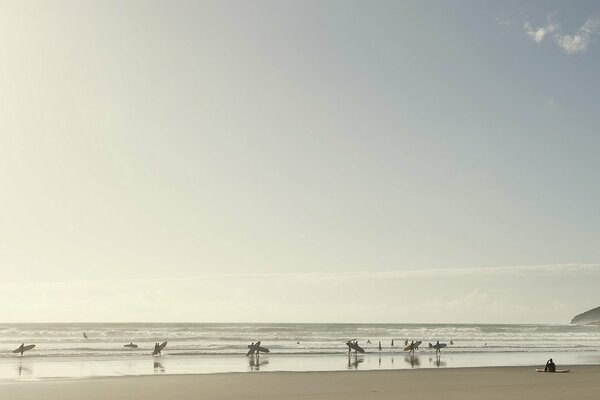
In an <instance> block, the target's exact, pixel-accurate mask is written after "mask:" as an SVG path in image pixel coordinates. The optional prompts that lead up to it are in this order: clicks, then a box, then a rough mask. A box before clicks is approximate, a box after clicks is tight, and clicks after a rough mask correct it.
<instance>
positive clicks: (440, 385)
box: [0, 365, 600, 400]
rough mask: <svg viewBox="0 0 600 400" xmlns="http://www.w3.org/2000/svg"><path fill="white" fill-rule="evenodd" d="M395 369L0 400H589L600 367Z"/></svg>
mask: <svg viewBox="0 0 600 400" xmlns="http://www.w3.org/2000/svg"><path fill="white" fill-rule="evenodd" d="M561 368H570V369H571V370H572V372H571V373H567V374H548V373H537V372H535V371H534V368H533V367H493V368H453V369H420V370H401V371H345V372H261V373H228V374H206V375H171V376H168V375H165V376H138V377H116V378H94V379H77V380H46V381H38V382H5V383H2V384H0V398H2V399H11V400H34V399H35V400H38V399H45V400H59V399H60V400H79V399H87V400H93V399H112V400H137V399H140V400H142V399H152V400H158V399H165V400H166V399H174V400H187V399H190V400H191V399H223V400H229V399H231V400H233V399H256V400H259V399H260V400H264V399H284V400H285V399H290V400H291V399H357V400H358V399H361V400H364V399H399V398H410V399H411V400H419V399H436V398H440V399H442V398H443V399H449V400H452V399H457V400H458V399H461V400H469V399H473V400H475V399H478V400H479V399H484V398H485V399H492V400H493V399H502V400H506V399H533V398H543V399H545V400H552V399H557V400H558V399H591V398H595V397H596V396H597V394H598V392H599V391H600V366H589V365H588V366H570V367H567V366H563V365H561Z"/></svg>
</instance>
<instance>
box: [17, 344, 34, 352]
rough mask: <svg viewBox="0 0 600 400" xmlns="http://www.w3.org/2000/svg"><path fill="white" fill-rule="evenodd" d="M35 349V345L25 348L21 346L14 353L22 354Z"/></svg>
mask: <svg viewBox="0 0 600 400" xmlns="http://www.w3.org/2000/svg"><path fill="white" fill-rule="evenodd" d="M34 347H35V344H30V345H27V346H23V347H21V346H19V347H18V348H17V349H14V350H13V351H12V352H13V353H21V352H25V351H27V350H31V349H33V348H34Z"/></svg>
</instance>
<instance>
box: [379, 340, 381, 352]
mask: <svg viewBox="0 0 600 400" xmlns="http://www.w3.org/2000/svg"><path fill="white" fill-rule="evenodd" d="M379 351H381V340H380V341H379Z"/></svg>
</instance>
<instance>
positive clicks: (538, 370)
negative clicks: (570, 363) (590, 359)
mask: <svg viewBox="0 0 600 400" xmlns="http://www.w3.org/2000/svg"><path fill="white" fill-rule="evenodd" d="M536 371H537V372H548V373H550V374H557V373H561V372H562V373H564V372H570V371H571V370H570V369H557V370H556V371H554V372H550V371H544V369H543V368H536Z"/></svg>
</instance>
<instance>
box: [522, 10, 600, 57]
mask: <svg viewBox="0 0 600 400" xmlns="http://www.w3.org/2000/svg"><path fill="white" fill-rule="evenodd" d="M524 28H525V33H526V34H527V36H529V37H530V38H531V40H533V41H534V42H536V43H541V42H542V41H544V39H545V38H547V37H552V38H553V39H554V42H555V43H556V44H557V45H558V46H559V47H560V48H561V49H562V50H563V51H564V52H565V53H567V54H575V53H582V52H584V51H585V50H586V49H587V48H588V47H589V45H590V44H591V43H592V42H593V41H594V39H595V37H596V36H598V35H600V17H590V18H588V20H587V21H586V22H585V23H584V24H583V25H582V26H581V27H580V28H579V29H577V31H576V32H575V33H574V34H565V33H563V31H562V28H561V25H560V23H558V22H556V21H555V20H554V14H549V15H548V17H547V22H546V25H544V26H540V27H536V28H534V27H533V25H532V24H531V23H530V22H529V21H527V22H525V24H524Z"/></svg>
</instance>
